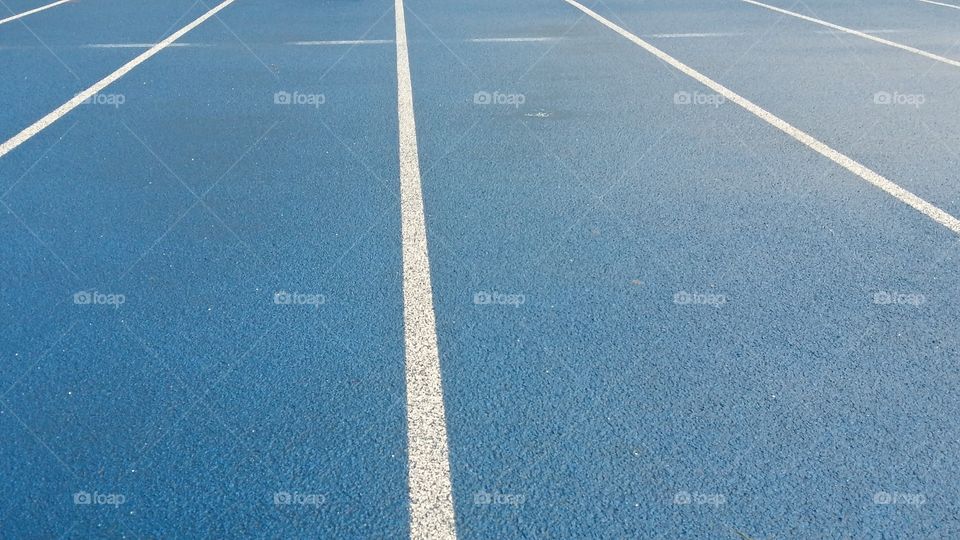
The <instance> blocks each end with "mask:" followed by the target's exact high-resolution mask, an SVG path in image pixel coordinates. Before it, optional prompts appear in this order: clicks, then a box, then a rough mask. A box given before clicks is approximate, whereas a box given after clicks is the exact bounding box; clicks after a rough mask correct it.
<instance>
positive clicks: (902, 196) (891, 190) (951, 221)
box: [564, 0, 960, 235]
mask: <svg viewBox="0 0 960 540" xmlns="http://www.w3.org/2000/svg"><path fill="white" fill-rule="evenodd" d="M564 1H565V2H567V3H568V4H570V5H572V6H573V7H575V8H577V9H579V10H580V11H582V12H584V13H586V14H587V15H589V16H590V17H592V18H593V19H594V20H596V21H597V22H599V23H600V24H603V25H604V26H606V27H607V28H609V29H611V30H613V31H614V32H616V33H618V34H620V35H621V36H623V37H625V38H627V39H628V40H630V41H632V42H633V43H635V44H636V45H639V46H640V47H642V48H643V49H645V50H646V51H647V52H649V53H650V54H652V55H654V56H656V57H657V58H659V59H660V60H663V61H664V62H666V63H667V64H670V65H671V66H673V67H674V68H676V69H677V70H679V71H680V72H682V73H684V74H685V75H687V76H689V77H692V78H693V79H695V80H696V81H697V82H699V83H701V84H703V85H704V86H706V87H707V88H710V89H711V90H713V91H714V92H716V93H718V94H720V95H722V96H723V97H725V98H726V99H727V100H729V101H732V102H733V103H736V104H737V105H739V106H741V107H743V108H744V109H746V110H747V111H749V112H750V113H752V114H753V115H754V116H756V117H757V118H760V119H761V120H763V121H765V122H767V123H768V124H770V125H772V126H773V127H775V128H777V129H779V130H780V131H782V132H784V133H786V134H787V135H789V136H791V137H793V138H794V139H796V140H798V141H800V142H801V143H803V144H805V145H807V146H808V147H810V148H811V149H812V150H814V151H816V152H817V153H819V154H820V155H822V156H824V157H826V158H827V159H829V160H830V161H833V162H834V163H836V164H837V165H840V166H841V167H843V168H844V169H847V170H848V171H850V172H852V173H853V174H855V175H857V176H859V177H860V178H862V179H864V180H866V181H867V182H869V183H870V184H873V185H874V186H876V187H878V188H880V189H882V190H883V191H885V192H887V193H888V194H889V195H891V196H893V197H894V198H895V199H897V200H899V201H900V202H902V203H904V204H906V205H908V206H910V207H911V208H913V209H914V210H917V211H918V212H920V213H921V214H923V215H925V216H927V217H928V218H930V219H932V220H933V221H936V222H937V223H939V224H941V225H943V226H944V227H946V228H948V229H950V230H951V231H953V232H954V233H956V234H958V235H960V220H958V219H957V218H955V217H953V216H952V215H950V214H948V213H947V212H945V211H944V210H941V209H940V208H938V207H936V206H934V205H933V204H931V203H929V202H927V201H926V200H924V199H921V198H920V197H918V196H916V195H914V194H913V193H911V192H909V191H907V190H906V189H904V188H902V187H900V186H899V185H897V184H895V183H893V182H891V181H890V180H887V179H886V178H884V177H883V176H881V175H880V174H878V173H876V172H874V171H872V170H870V169H868V168H867V167H866V166H864V165H862V164H860V163H859V162H857V161H855V160H854V159H852V158H849V157H847V156H845V155H843V154H841V153H840V152H838V151H836V150H834V149H833V148H830V147H829V146H827V145H826V144H824V143H822V142H820V141H819V140H817V139H815V138H814V137H813V136H811V135H809V134H807V133H806V132H804V131H801V130H799V129H797V128H796V127H794V126H793V125H791V124H789V123H788V122H787V121H785V120H783V119H781V118H780V117H778V116H776V115H774V114H773V113H771V112H769V111H767V110H765V109H763V108H762V107H760V106H759V105H756V104H754V103H753V102H752V101H750V100H748V99H746V98H744V97H743V96H741V95H739V94H737V93H736V92H734V91H733V90H730V89H729V88H727V87H726V86H723V85H722V84H720V83H718V82H716V81H714V80H713V79H711V78H709V77H707V76H706V75H704V74H702V73H700V72H699V71H697V70H695V69H693V68H692V67H690V66H688V65H686V64H684V63H683V62H681V61H679V60H677V59H676V58H674V57H672V56H670V55H669V54H667V53H665V52H663V51H661V50H660V49H658V48H656V47H654V46H653V45H651V44H650V43H647V42H646V41H644V40H642V39H640V38H639V37H637V36H636V35H634V34H631V33H630V32H628V31H627V30H624V29H623V28H621V27H619V26H617V25H616V24H614V23H613V22H610V21H609V20H607V19H605V18H603V17H602V16H600V15H598V14H597V13H595V12H594V11H592V10H590V9H589V8H587V7H584V6H583V5H582V4H580V3H578V2H576V0H564Z"/></svg>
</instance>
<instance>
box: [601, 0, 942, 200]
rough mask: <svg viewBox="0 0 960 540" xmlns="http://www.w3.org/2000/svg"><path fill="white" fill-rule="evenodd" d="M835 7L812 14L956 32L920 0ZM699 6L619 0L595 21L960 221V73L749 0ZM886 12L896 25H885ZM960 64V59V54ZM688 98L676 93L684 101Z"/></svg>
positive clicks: (818, 7) (816, 8)
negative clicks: (615, 27) (646, 44)
mask: <svg viewBox="0 0 960 540" xmlns="http://www.w3.org/2000/svg"><path fill="white" fill-rule="evenodd" d="M826 4H827V3H825V2H820V3H816V2H812V3H810V4H809V5H810V6H813V11H812V13H815V15H816V16H818V17H820V18H823V19H826V20H829V21H833V22H837V23H838V24H842V25H844V26H849V27H851V28H855V29H876V30H883V29H893V28H894V25H893V24H892V23H893V21H894V20H895V21H897V22H898V25H896V26H895V28H899V29H901V30H909V31H911V32H914V33H921V34H923V33H924V32H927V31H928V30H930V29H935V28H938V27H939V28H943V27H944V26H945V25H949V22H945V21H944V19H949V18H950V17H951V16H952V15H953V14H952V13H940V14H939V15H938V12H932V13H931V12H930V11H929V10H928V9H927V6H925V5H923V4H921V3H919V2H901V3H897V4H896V5H891V4H889V3H878V4H877V6H876V9H867V8H865V7H861V8H854V7H849V6H848V8H849V9H846V10H845V13H846V15H845V16H844V17H839V16H838V14H837V13H834V12H835V11H836V10H829V9H828V8H827V6H826ZM700 6H701V4H700V3H686V4H675V3H672V2H666V1H662V2H654V3H648V4H644V7H643V8H642V9H641V8H638V7H637V6H636V5H635V4H632V3H629V2H617V1H613V2H605V3H603V4H600V5H599V6H598V7H597V12H598V13H600V14H601V15H603V16H605V17H607V18H608V19H610V20H612V21H614V22H618V23H619V24H621V25H622V26H624V27H625V28H626V29H628V30H630V31H632V32H634V33H635V34H638V35H640V36H641V37H645V39H647V40H648V41H650V42H651V43H653V44H654V45H656V46H658V47H660V48H661V49H663V50H664V51H666V52H667V53H669V54H671V55H673V56H675V57H676V58H678V59H680V60H681V61H683V62H685V63H687V64H688V65H690V66H691V67H693V68H694V69H697V70H699V71H700V72H701V73H704V74H706V75H707V76H709V77H712V78H713V79H715V80H717V81H718V82H720V83H722V84H724V85H726V86H727V87H728V88H730V89H731V90H733V91H734V92H738V93H740V95H742V96H744V97H746V98H747V99H750V100H752V101H753V102H754V103H756V104H758V105H760V106H761V107H763V108H765V109H767V110H769V111H771V112H772V113H774V114H776V115H778V116H779V117H781V118H783V119H784V120H786V121H787V122H790V123H791V124H793V125H794V126H796V127H798V128H800V129H802V130H804V131H806V132H807V133H811V134H814V135H815V136H817V137H818V138H820V140H822V141H823V142H825V143H827V144H829V145H830V146H831V147H833V148H835V149H837V150H839V151H841V152H843V153H845V154H846V155H848V156H850V157H852V158H854V159H856V160H858V161H859V162H861V163H863V164H865V165H866V166H868V167H871V168H873V169H874V170H875V171H876V172H878V173H880V174H882V175H884V176H885V177H887V178H889V179H891V180H893V181H894V182H897V183H899V184H900V185H902V186H903V187H905V188H907V189H909V190H910V191H912V192H913V193H915V194H917V195H919V196H921V197H923V198H924V199H926V200H928V201H930V202H932V203H933V204H935V205H937V206H939V207H941V208H943V209H944V210H946V211H948V212H950V213H951V214H953V215H954V216H957V215H960V189H958V187H957V182H956V178H957V172H956V171H957V168H958V167H960V144H958V143H957V141H958V140H960V127H958V125H957V122H956V118H958V117H960V97H958V93H957V89H958V88H960V67H957V66H953V65H949V64H945V63H942V62H937V61H934V60H931V59H929V58H925V57H923V56H919V55H917V54H913V53H910V52H908V51H904V50H901V49H897V48H894V47H890V46H887V45H883V44H880V43H876V42H873V41H870V40H867V39H864V38H862V37H858V36H855V35H851V34H848V33H844V32H838V31H834V30H829V29H826V28H823V27H821V26H818V25H816V24H812V23H810V22H807V21H803V20H799V19H796V18H793V17H789V16H786V15H781V14H779V13H775V12H772V11H768V10H766V9H763V8H759V7H756V6H753V5H751V4H748V3H745V2H723V3H719V4H711V7H710V8H703V9H701V7H700ZM701 13H707V14H709V16H700V14H701ZM804 13H808V12H807V11H804ZM877 13H885V14H887V15H886V16H885V17H884V19H883V20H878V18H877V17H878V16H877ZM857 15H860V16H862V19H863V22H862V23H860V24H857V22H856V20H855V19H853V17H855V16H857ZM871 15H872V16H871ZM957 15H960V12H958V13H957ZM918 19H922V20H918ZM884 21H886V24H885V23H884ZM928 35H929V36H936V35H937V34H936V33H935V32H934V33H931V34H928ZM878 36H880V37H882V38H884V39H887V40H892V41H896V42H898V43H902V44H904V45H907V46H914V47H921V46H925V47H928V49H926V50H928V51H929V52H933V53H937V54H946V55H947V56H951V54H950V53H949V51H947V49H948V48H949V47H950V46H952V45H953V44H954V42H955V41H956V36H954V37H948V36H947V35H945V34H944V35H940V37H939V38H938V40H937V43H939V44H940V46H939V47H935V46H933V44H932V43H930V42H925V43H919V42H915V41H912V40H909V39H908V38H907V37H906V36H904V35H902V34H900V33H881V34H878ZM930 39H933V37H931V38H930ZM952 57H953V58H955V59H958V60H960V55H958V54H953V55H952ZM683 90H684V88H683V87H682V85H680V84H678V86H677V91H683ZM698 90H699V91H700V92H701V93H702V92H706V91H707V90H706V89H705V88H704V89H698Z"/></svg>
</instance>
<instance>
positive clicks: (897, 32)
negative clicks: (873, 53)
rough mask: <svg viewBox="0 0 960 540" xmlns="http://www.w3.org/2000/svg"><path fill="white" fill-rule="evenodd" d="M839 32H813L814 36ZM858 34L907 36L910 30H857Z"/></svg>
mask: <svg viewBox="0 0 960 540" xmlns="http://www.w3.org/2000/svg"><path fill="white" fill-rule="evenodd" d="M837 32H839V30H814V31H813V33H814V34H836V33H837ZM858 32H863V33H864V34H871V35H875V34H908V33H910V32H912V30H904V29H902V28H878V29H876V30H858Z"/></svg>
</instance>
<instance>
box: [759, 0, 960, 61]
mask: <svg viewBox="0 0 960 540" xmlns="http://www.w3.org/2000/svg"><path fill="white" fill-rule="evenodd" d="M741 1H743V2H746V3H748V4H753V5H755V6H760V7H762V8H767V9H769V10H771V11H776V12H777V13H783V14H784V15H789V16H791V17H796V18H798V19H803V20H805V21H809V22H812V23H816V24H819V25H822V26H826V27H827V28H833V29H834V30H840V31H841V32H846V33H848V34H852V35H854V36H858V37H862V38H863V39H869V40H870V41H874V42H877V43H881V44H883V45H887V46H889V47H895V48H897V49H900V50H903V51H907V52H911V53H913V54H917V55H920V56H922V57H924V58H929V59H931V60H936V61H937V62H943V63H944V64H949V65H951V66H954V67H960V61H957V60H952V59H950V58H945V57H943V56H940V55H937V54H933V53H931V52H927V51H924V50H921V49H918V48H916V47H911V46H909V45H904V44H903V43H897V42H896V41H890V40H889V39H883V38H878V37H877V36H872V35H870V34H867V33H864V32H861V31H859V30H854V29H852V28H847V27H846V26H840V25H838V24H833V23H830V22H827V21H824V20H820V19H814V18H813V17H807V16H806V15H801V14H799V13H796V12H793V11H787V10H786V9H781V8H778V7H774V6H771V5H768V4H764V3H762V2H757V1H756V0H741Z"/></svg>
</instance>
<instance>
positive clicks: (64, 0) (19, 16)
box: [0, 0, 73, 24]
mask: <svg viewBox="0 0 960 540" xmlns="http://www.w3.org/2000/svg"><path fill="white" fill-rule="evenodd" d="M72 1H73V0H60V1H59V2H54V3H52V4H47V5H45V6H40V7H38V8H35V9H31V10H30V11H24V12H23V13H17V14H16V15H11V16H10V17H7V18H6V19H0V24H5V23H8V22H10V21H15V20H17V19H22V18H24V17H26V16H27V15H33V14H34V13H39V12H41V11H44V10H47V9H50V8H52V7H57V6H59V5H60V4H66V3H67V2H72Z"/></svg>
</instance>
